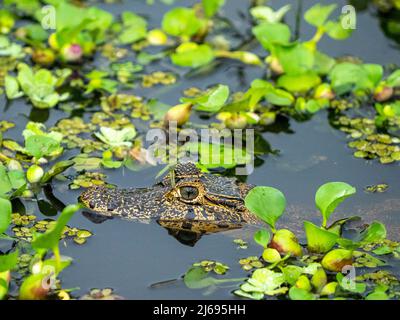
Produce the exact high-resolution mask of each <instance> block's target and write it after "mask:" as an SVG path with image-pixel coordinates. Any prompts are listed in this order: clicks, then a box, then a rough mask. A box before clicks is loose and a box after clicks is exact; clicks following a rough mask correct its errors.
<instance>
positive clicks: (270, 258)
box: [262, 248, 281, 263]
mask: <svg viewBox="0 0 400 320" xmlns="http://www.w3.org/2000/svg"><path fill="white" fill-rule="evenodd" d="M262 257H263V259H264V260H265V261H266V262H268V263H275V262H278V261H280V260H281V255H280V254H279V252H278V250H276V249H272V248H267V249H265V250H264V252H263V254H262Z"/></svg>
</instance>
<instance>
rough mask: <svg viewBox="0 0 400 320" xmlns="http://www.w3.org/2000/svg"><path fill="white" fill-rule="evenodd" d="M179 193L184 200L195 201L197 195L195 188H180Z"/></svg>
mask: <svg viewBox="0 0 400 320" xmlns="http://www.w3.org/2000/svg"><path fill="white" fill-rule="evenodd" d="M179 191H180V194H181V197H182V198H183V199H185V200H193V199H196V198H197V196H198V195H199V190H198V189H197V188H196V187H181V188H180V189H179Z"/></svg>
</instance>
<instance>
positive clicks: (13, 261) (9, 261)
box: [0, 250, 18, 272]
mask: <svg viewBox="0 0 400 320" xmlns="http://www.w3.org/2000/svg"><path fill="white" fill-rule="evenodd" d="M17 263H18V250H16V251H14V252H12V253H9V254H4V255H0V272H4V271H7V270H12V269H14V267H15V266H16V265H17Z"/></svg>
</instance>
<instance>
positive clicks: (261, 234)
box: [254, 229, 271, 248]
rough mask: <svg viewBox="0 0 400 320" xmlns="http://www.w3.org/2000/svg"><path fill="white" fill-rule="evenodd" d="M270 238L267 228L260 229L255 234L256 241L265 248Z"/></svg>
mask: <svg viewBox="0 0 400 320" xmlns="http://www.w3.org/2000/svg"><path fill="white" fill-rule="evenodd" d="M270 238H271V235H270V233H269V232H268V230H265V229H260V230H258V231H257V232H256V233H255V234H254V241H255V242H257V243H258V244H259V245H260V246H262V247H264V248H266V247H267V246H268V243H269V240H270Z"/></svg>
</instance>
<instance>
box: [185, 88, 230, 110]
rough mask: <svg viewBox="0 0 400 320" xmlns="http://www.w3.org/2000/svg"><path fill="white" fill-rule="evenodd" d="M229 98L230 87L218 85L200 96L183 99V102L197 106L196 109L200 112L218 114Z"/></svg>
mask: <svg viewBox="0 0 400 320" xmlns="http://www.w3.org/2000/svg"><path fill="white" fill-rule="evenodd" d="M228 97H229V87H228V86H226V85H222V84H218V85H216V86H215V87H213V88H211V89H209V90H207V91H206V92H205V93H204V94H201V95H200V96H196V97H194V98H183V99H181V102H191V103H193V104H195V105H196V109H197V110H199V111H207V112H217V111H219V110H220V109H221V108H222V107H223V105H224V104H225V102H226V100H228Z"/></svg>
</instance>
